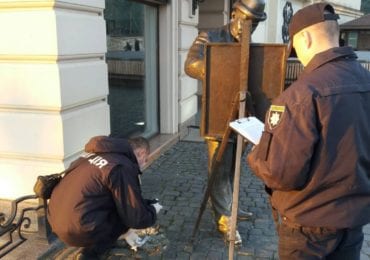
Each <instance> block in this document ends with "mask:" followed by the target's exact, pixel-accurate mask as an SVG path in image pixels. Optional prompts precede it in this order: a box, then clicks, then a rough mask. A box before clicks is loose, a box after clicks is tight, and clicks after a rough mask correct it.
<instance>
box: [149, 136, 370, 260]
mask: <svg viewBox="0 0 370 260" xmlns="http://www.w3.org/2000/svg"><path fill="white" fill-rule="evenodd" d="M206 172H207V152H206V146H205V144H204V143H202V142H179V143H178V144H176V145H175V146H173V147H172V148H171V149H170V150H169V151H167V152H166V153H165V154H163V155H162V156H161V157H160V158H159V159H158V160H157V161H156V162H154V163H153V164H152V165H151V166H150V168H149V169H147V170H146V171H145V172H144V175H143V178H142V181H143V192H144V195H145V197H149V198H150V197H153V196H155V197H157V198H158V199H159V201H160V202H161V203H162V204H163V206H164V210H163V211H162V212H160V214H159V217H158V224H159V225H160V226H161V229H163V232H164V234H165V236H166V237H167V239H168V240H169V243H168V245H167V248H166V250H164V251H163V252H162V253H160V254H159V255H158V256H157V258H158V259H227V258H228V244H225V243H224V241H223V239H222V236H221V235H220V234H219V233H218V232H217V231H216V228H215V224H214V222H213V218H212V216H211V211H210V209H209V208H208V209H207V210H206V212H205V214H204V215H203V217H202V221H201V224H200V228H199V232H198V234H197V236H196V239H195V243H194V246H193V247H191V246H189V240H190V238H191V234H192V231H193V228H194V224H195V221H196V218H197V216H198V213H199V206H200V202H201V200H202V198H203V195H204V190H205V187H206ZM239 195H240V196H239V207H240V208H242V209H243V210H246V211H251V212H253V213H254V215H255V217H254V219H253V220H252V221H243V222H239V223H238V230H239V232H240V234H241V236H242V239H243V243H242V246H240V247H239V248H236V249H235V257H234V258H235V259H278V256H277V236H276V232H275V227H274V224H273V220H272V217H271V212H270V208H269V205H268V202H267V197H266V195H265V192H264V188H263V184H262V183H261V181H260V180H258V179H257V178H256V177H255V176H254V175H253V174H251V172H250V171H249V169H248V167H247V165H246V163H245V156H243V157H242V172H241V180H240V193H239ZM364 233H365V241H364V243H363V248H362V255H361V260H370V258H369V257H370V225H367V226H366V227H365V228H364Z"/></svg>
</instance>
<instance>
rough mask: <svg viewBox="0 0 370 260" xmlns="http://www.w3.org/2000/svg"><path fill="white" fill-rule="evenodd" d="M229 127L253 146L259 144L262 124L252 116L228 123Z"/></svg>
mask: <svg viewBox="0 0 370 260" xmlns="http://www.w3.org/2000/svg"><path fill="white" fill-rule="evenodd" d="M229 125H230V127H231V128H232V129H234V130H235V131H236V132H237V133H239V134H240V135H241V136H243V137H244V138H245V139H247V140H248V141H250V142H252V143H253V144H258V143H259V142H260V139H261V136H262V132H263V129H264V126H265V125H264V123H263V122H262V121H260V120H259V119H258V118H256V117H254V116H250V117H243V118H239V119H237V120H234V121H232V122H230V124H229Z"/></svg>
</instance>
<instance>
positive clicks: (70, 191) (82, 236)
mask: <svg viewBox="0 0 370 260" xmlns="http://www.w3.org/2000/svg"><path fill="white" fill-rule="evenodd" d="M85 151H86V153H85V154H84V155H83V156H82V157H80V158H79V159H78V160H77V161H75V162H74V163H80V165H78V166H77V168H76V169H74V170H73V171H71V172H70V173H69V174H68V175H67V176H65V177H64V178H63V179H62V181H61V182H60V183H59V184H58V185H57V187H56V188H55V189H54V191H53V193H52V196H51V199H50V201H49V207H48V220H49V222H50V224H51V227H52V230H53V231H54V232H55V233H56V234H57V235H58V237H59V238H60V239H61V240H62V241H64V242H65V243H67V244H69V245H72V246H88V245H91V244H94V243H99V242H101V241H103V242H109V241H111V240H115V239H116V238H117V237H118V236H119V235H120V234H121V233H122V232H125V231H126V230H127V229H128V228H146V227H149V226H151V225H153V224H154V223H155V220H156V213H155V208H154V207H153V206H150V205H149V204H148V203H147V201H146V200H144V199H143V198H142V196H141V189H140V183H139V179H138V175H139V174H140V173H141V172H140V169H139V165H138V163H137V160H136V157H135V154H134V153H133V150H132V149H131V146H130V145H129V143H128V142H127V141H126V140H124V139H115V138H110V137H105V136H99V137H94V138H92V139H91V140H90V141H89V142H88V143H87V144H86V146H85Z"/></svg>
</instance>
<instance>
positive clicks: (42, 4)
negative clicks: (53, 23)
mask: <svg viewBox="0 0 370 260" xmlns="http://www.w3.org/2000/svg"><path fill="white" fill-rule="evenodd" d="M34 9H38V10H39V9H62V10H72V11H78V12H84V13H89V14H94V15H99V16H102V15H103V9H101V8H98V7H93V6H87V5H77V4H71V3H65V2H55V1H47V0H44V1H27V2H0V12H1V11H9V10H12V11H18V10H19V11H25V10H32V11H33V10H34Z"/></svg>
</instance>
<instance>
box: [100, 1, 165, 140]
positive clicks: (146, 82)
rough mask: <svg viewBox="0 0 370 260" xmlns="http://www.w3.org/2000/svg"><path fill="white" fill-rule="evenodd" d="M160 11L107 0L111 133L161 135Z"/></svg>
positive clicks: (131, 2) (154, 8)
mask: <svg viewBox="0 0 370 260" xmlns="http://www.w3.org/2000/svg"><path fill="white" fill-rule="evenodd" d="M157 13H158V10H157V7H156V6H153V5H146V4H143V3H139V2H133V1H129V0H121V1H116V0H107V1H106V8H105V11H104V16H105V20H106V27H107V28H106V29H107V53H106V62H107V66H108V78H109V96H108V103H109V106H110V124H111V133H112V134H113V135H116V136H123V137H130V136H133V135H141V136H145V137H150V136H152V135H154V134H156V133H157V132H158V98H157V97H158V86H157V85H158V83H157V82H158V73H157V71H158V69H157V63H158V55H157V43H158V40H157V30H158V23H157V19H158V18H157Z"/></svg>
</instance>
